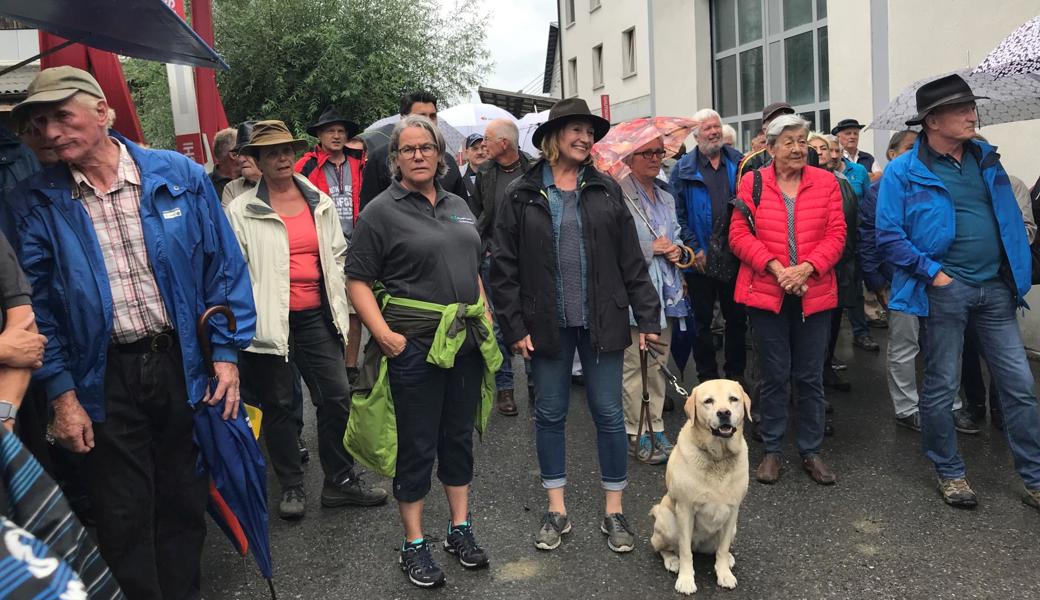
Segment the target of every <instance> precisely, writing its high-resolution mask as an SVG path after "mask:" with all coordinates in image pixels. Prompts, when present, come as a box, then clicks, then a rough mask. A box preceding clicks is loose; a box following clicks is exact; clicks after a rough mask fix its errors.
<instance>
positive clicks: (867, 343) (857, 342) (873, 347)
mask: <svg viewBox="0 0 1040 600" xmlns="http://www.w3.org/2000/svg"><path fill="white" fill-rule="evenodd" d="M852 345H853V346H855V347H857V348H862V349H863V350H867V351H870V352H877V351H879V350H881V346H879V345H878V343H877V342H875V341H874V338H872V337H870V334H869V333H864V334H863V335H859V336H856V337H855V338H853V340H852Z"/></svg>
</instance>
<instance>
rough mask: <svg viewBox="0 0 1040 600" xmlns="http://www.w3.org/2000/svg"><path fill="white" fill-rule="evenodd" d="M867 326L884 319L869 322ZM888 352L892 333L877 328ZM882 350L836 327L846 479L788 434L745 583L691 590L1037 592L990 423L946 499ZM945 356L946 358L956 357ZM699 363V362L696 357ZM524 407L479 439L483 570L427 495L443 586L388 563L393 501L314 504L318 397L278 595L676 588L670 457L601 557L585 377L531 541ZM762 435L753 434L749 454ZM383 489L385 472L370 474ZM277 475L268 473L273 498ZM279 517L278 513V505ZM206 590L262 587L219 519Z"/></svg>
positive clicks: (1027, 527)
mask: <svg viewBox="0 0 1040 600" xmlns="http://www.w3.org/2000/svg"><path fill="white" fill-rule="evenodd" d="M875 333H877V332H875ZM876 337H877V338H878V341H879V342H881V343H882V346H883V347H884V341H883V338H884V335H883V332H881V335H876ZM883 356H884V348H882V352H881V354H880V355H878V354H873V353H868V352H863V351H861V350H855V351H853V349H852V348H851V345H850V344H849V343H848V340H847V339H846V338H845V337H843V338H842V341H841V344H840V345H839V357H841V358H843V359H845V360H846V361H847V362H849V363H850V364H849V369H848V371H846V373H848V376H849V379H850V380H851V382H852V384H853V390H852V391H851V392H849V393H840V392H833V391H830V390H829V391H828V399H829V400H830V401H831V403H832V405H833V406H834V407H835V414H834V425H835V429H836V434H835V436H834V437H832V438H828V439H827V441H826V442H825V445H824V454H823V456H824V457H825V458H826V460H828V461H829V463H830V464H831V465H832V467H833V468H834V469H835V470H836V471H837V473H838V476H839V482H838V484H837V485H836V486H833V487H829V488H825V487H821V486H818V485H816V484H815V483H813V482H812V481H811V480H810V479H809V478H808V477H807V476H806V475H805V474H804V473H803V472H802V471H801V469H800V466H799V464H798V461H797V452H796V451H795V448H794V446H793V445H788V449H787V457H786V459H787V462H786V464H785V469H784V471H783V472H782V478H781V480H780V482H779V483H778V484H777V485H774V486H764V485H761V484H758V483H756V482H754V481H753V480H752V482H751V489H750V490H749V492H748V495H747V498H746V500H745V502H744V505H743V508H742V510H741V513H740V525H739V529H738V532H737V538H736V542H735V544H734V549H733V553H734V555H735V557H736V560H737V565H736V567H735V569H734V574H735V575H736V577H737V580H738V585H737V588H736V590H734V591H726V590H722V589H720V588H718V587H717V586H716V585H715V577H714V573H713V568H712V565H713V559H712V558H711V557H707V556H699V555H698V557H697V559H696V563H695V564H696V569H697V586H698V588H699V590H698V592H697V596H699V597H702V598H703V597H707V598H715V597H725V598H728V599H733V600H736V599H744V598H747V599H761V598H784V599H792V600H793V599H799V598H807V599H813V598H856V599H860V598H863V599H873V598H950V599H958V600H960V599H968V598H1001V599H1011V598H1023V599H1027V598H1028V599H1036V598H1040V591H1038V590H1040V570H1038V569H1037V567H1038V565H1040V545H1038V544H1037V539H1038V535H1037V534H1038V532H1040V513H1037V511H1035V510H1034V509H1031V508H1028V507H1026V506H1025V505H1024V504H1022V503H1021V501H1020V494H1021V490H1022V486H1021V481H1020V480H1019V479H1018V477H1017V476H1016V474H1015V473H1014V471H1013V469H1012V467H1011V458H1010V455H1009V453H1008V451H1007V444H1006V443H1005V441H1004V439H1003V436H1002V435H1001V434H1000V432H998V431H996V430H994V429H992V428H990V427H988V426H987V427H986V428H985V429H984V430H983V432H982V433H981V434H979V435H975V436H961V449H962V452H963V454H964V456H965V459H966V461H967V463H968V469H969V471H968V477H969V481H970V482H971V483H972V485H973V486H974V488H975V490H976V492H977V493H978V494H979V498H980V505H979V507H978V508H977V509H976V510H974V511H963V510H956V509H953V508H949V507H947V506H946V505H945V504H943V503H942V501H941V500H940V497H939V494H938V492H937V490H936V487H935V479H934V477H933V471H932V469H931V467H930V465H929V463H928V462H927V461H926V459H925V458H924V457H923V455H922V453H921V449H920V440H919V438H918V435H917V434H916V433H914V432H911V431H908V430H905V429H902V428H898V427H896V426H895V425H894V423H893V420H892V407H891V403H890V402H889V400H888V393H887V391H886V387H885V379H884V370H883V367H884V365H883ZM952 359H953V358H952V357H951V360H952ZM691 370H692V361H691ZM517 383H518V385H517V390H518V396H519V398H518V401H519V404H520V409H521V413H520V416H519V417H513V418H506V417H502V416H500V415H497V414H495V415H494V416H493V417H492V420H491V425H490V428H489V432H488V433H487V435H485V437H484V440H483V442H477V443H476V475H475V480H474V486H473V493H472V510H473V519H474V523H475V531H476V534H477V537H478V539H479V540H480V541H481V542H482V544H483V545H484V546H485V547H486V548H487V550H488V552H489V553H490V555H491V560H492V563H491V567H490V568H489V569H488V570H485V571H478V572H465V571H464V570H463V569H462V567H461V566H459V565H458V564H457V563H456V562H454V561H453V560H452V558H451V557H450V556H449V555H448V554H446V553H444V552H443V551H441V550H440V549H439V541H440V540H442V539H443V537H444V534H445V525H446V520H447V506H446V502H445V500H444V496H443V494H441V493H440V492H439V490H438V488H437V487H434V491H433V492H432V493H431V494H430V496H429V498H428V504H427V508H426V522H425V531H426V532H427V535H428V538H430V539H435V540H437V542H438V544H437V545H438V549H436V550H435V554H434V556H435V558H437V560H438V561H440V563H441V565H442V567H443V568H444V569H445V571H446V573H447V578H448V583H447V585H446V586H445V587H444V588H441V589H439V590H435V591H429V590H419V589H417V588H414V587H413V586H411V585H410V584H409V583H408V581H407V579H406V578H405V576H404V575H403V574H402V573H401V572H400V570H399V569H398V566H397V550H398V547H399V545H400V543H401V536H402V533H401V529H400V525H399V523H398V520H397V512H396V506H395V505H394V504H393V503H392V502H391V503H389V504H387V505H385V506H382V507H377V508H364V509H362V508H357V509H354V508H346V509H323V508H321V507H320V506H319V503H318V496H319V494H320V490H321V470H320V468H319V465H318V464H317V463H316V460H317V456H316V455H317V453H316V451H315V450H316V448H317V441H316V439H315V433H314V427H313V414H314V413H313V409H309V410H308V417H307V420H308V423H307V430H306V438H307V442H308V445H309V446H310V448H311V449H312V456H314V457H315V458H314V459H313V460H312V461H311V463H310V464H309V465H308V466H307V486H306V489H307V493H308V495H309V498H310V501H309V505H308V512H307V516H306V518H304V519H303V520H302V521H299V522H296V523H288V522H285V521H282V520H280V519H278V518H277V517H276V516H274V515H273V514H272V517H271V545H272V548H273V555H274V563H275V585H276V588H277V590H278V597H279V598H282V599H286V598H303V599H326V598H328V599H333V598H335V599H344V600H346V599H362V600H382V599H390V598H452V599H455V598H460V599H461V598H482V599H483V598H487V599H497V598H501V599H507V600H521V599H528V598H530V599H539V600H548V599H554V598H555V599H560V600H570V599H584V598H625V599H633V600H640V599H643V598H679V597H681V596H680V595H679V594H677V593H675V592H674V591H673V585H674V583H675V576H674V575H672V574H671V573H668V572H666V571H665V570H664V568H663V567H662V566H661V561H660V559H659V558H658V556H657V555H656V554H655V553H654V552H653V550H652V549H651V547H650V545H649V536H650V533H651V532H652V527H653V524H652V520H651V518H650V517H649V516H648V514H647V513H648V511H649V509H650V507H651V506H652V505H653V504H654V503H655V502H656V501H657V500H658V499H659V498H660V496H661V495H662V494H663V491H664V490H663V486H664V467H663V466H658V467H653V466H647V465H643V464H631V465H630V467H629V476H630V479H631V483H630V485H629V487H628V489H627V490H626V492H625V512H626V514H627V515H628V517H629V520H630V523H631V525H632V527H633V528H634V530H635V532H636V535H637V540H638V541H637V546H636V548H635V550H634V551H633V552H631V553H628V554H625V555H618V554H614V553H613V552H611V551H610V550H609V549H608V548H607V546H606V542H605V536H603V534H601V533H600V531H599V521H600V518H601V515H602V510H603V508H602V493H601V491H600V489H599V483H598V472H599V471H598V467H597V462H596V453H595V429H594V428H593V426H592V423H591V420H590V418H589V414H588V410H587V408H586V406H585V403H584V393H583V390H582V389H581V388H579V387H575V388H574V389H573V392H572V394H573V395H572V400H573V402H572V405H571V413H570V420H569V423H568V447H567V452H568V471H569V473H568V478H569V480H570V483H569V485H568V503H567V504H568V510H569V512H570V515H571V519H572V521H573V523H574V532H573V533H572V534H571V535H569V536H567V537H566V538H565V539H564V543H563V544H562V545H561V547H560V548H559V549H557V550H556V551H554V552H542V551H539V550H537V549H535V548H534V546H533V544H532V542H531V537H532V535H533V534H534V532H535V530H536V529H537V527H538V525H539V519H540V517H541V514H542V511H543V510H544V509H545V496H544V492H543V491H542V489H541V486H540V485H539V480H538V468H537V460H536V457H535V452H534V428H533V423H532V421H531V418H530V417H531V412H530V409H529V407H528V406H527V404H526V400H525V393H524V392H522V391H520V390H524V389H525V387H524V386H523V382H522V380H519V379H518V381H517ZM665 420H666V424H667V427H668V431H669V432H670V433H674V432H676V431H678V429H679V428H680V427H681V426H682V423H683V414H682V412H681V411H677V412H673V413H666V417H665ZM760 457H761V448H760V447H759V445H758V444H755V443H753V442H752V443H751V465H752V468H754V466H755V465H756V464H757V462H758V460H759V458H760ZM369 478H370V479H371V480H372V481H373V482H375V483H377V484H379V485H382V486H383V487H387V488H388V487H389V482H388V481H385V480H380V479H378V478H374V477H373V476H371V475H369ZM278 492H279V490H278V487H277V484H276V483H275V481H274V479H273V478H271V480H270V483H269V493H270V498H271V503H272V506H274V505H276V503H277V496H278ZM272 513H273V511H272ZM204 561H205V562H204V574H203V577H204V581H203V591H204V593H205V597H206V598H208V599H209V600H214V599H224V598H227V599H232V598H233V599H250V600H252V599H261V598H266V597H269V594H268V592H267V586H266V584H265V583H264V582H263V580H262V579H260V577H259V575H258V574H257V571H256V568H255V566H254V565H253V563H252V560H251V559H245V560H243V559H242V558H240V557H239V556H238V555H237V554H236V553H234V552H233V551H232V549H231V546H230V545H229V544H228V543H227V541H226V540H225V539H224V538H223V535H222V534H221V533H220V531H219V530H218V529H217V528H216V527H210V535H209V538H208V541H207V549H206V553H205V555H204Z"/></svg>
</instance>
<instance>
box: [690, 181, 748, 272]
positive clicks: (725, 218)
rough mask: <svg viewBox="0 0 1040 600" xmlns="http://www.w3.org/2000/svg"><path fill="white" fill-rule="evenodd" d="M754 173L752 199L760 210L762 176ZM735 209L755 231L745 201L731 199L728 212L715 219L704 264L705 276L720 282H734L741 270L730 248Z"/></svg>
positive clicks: (738, 261) (723, 212)
mask: <svg viewBox="0 0 1040 600" xmlns="http://www.w3.org/2000/svg"><path fill="white" fill-rule="evenodd" d="M753 173H754V185H753V187H752V191H751V199H752V201H753V202H754V203H755V208H758V203H759V202H761V201H762V174H761V173H759V172H758V171H754V172H753ZM734 209H736V210H739V211H740V212H742V213H744V216H745V217H747V220H748V223H750V225H751V231H752V232H754V230H755V223H754V220H753V218H752V216H751V211H750V210H749V209H748V207H747V205H746V204H744V201H743V200H741V199H740V198H737V197H733V198H731V199H730V201H729V202H728V203H727V205H726V210H724V211H722V214H720V215H718V216H716V217H715V222H714V223H712V227H711V237H710V238H708V249H707V250H708V259H707V260H706V261H705V263H704V274H705V275H707V276H708V277H711V278H712V279H717V280H719V281H727V282H728V281H733V279H734V278H735V277H736V276H737V272H738V271H739V270H740V259H739V258H737V256H736V255H735V254H733V251H732V250H730V248H729V225H730V221H731V220H732V218H733V210H734Z"/></svg>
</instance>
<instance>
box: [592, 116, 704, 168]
mask: <svg viewBox="0 0 1040 600" xmlns="http://www.w3.org/2000/svg"><path fill="white" fill-rule="evenodd" d="M696 127H697V122H696V121H694V120H692V119H684V118H682V117H646V118H642V119H635V120H633V121H626V122H624V123H618V124H617V125H614V126H613V127H611V128H610V131H609V132H608V133H607V135H606V136H604V137H603V139H601V140H600V141H599V142H597V143H596V144H595V145H594V146H593V147H592V158H593V160H594V161H595V162H596V168H597V169H599V170H600V171H602V172H604V173H607V174H609V175H610V176H611V177H613V178H614V180H615V181H621V180H622V179H623V178H624V177H625V176H626V175H628V173H629V168H628V165H626V164H625V162H624V160H625V159H626V158H628V157H629V156H630V155H631V154H632V153H633V152H635V151H636V150H638V149H639V148H641V147H642V146H645V145H646V144H647V143H649V142H652V141H653V140H655V139H657V138H662V139H663V140H664V149H665V152H666V153H667V154H666V155H665V156H666V157H667V156H674V155H675V153H677V152H678V151H679V148H680V147H681V146H682V145H683V142H684V141H686V138H687V137H688V136H689V135H690V133H692V132H693V130H694V128H696Z"/></svg>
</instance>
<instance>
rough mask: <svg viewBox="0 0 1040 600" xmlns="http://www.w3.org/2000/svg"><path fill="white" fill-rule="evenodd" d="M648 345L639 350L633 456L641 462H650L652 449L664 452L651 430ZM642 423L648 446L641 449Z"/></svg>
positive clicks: (652, 453)
mask: <svg viewBox="0 0 1040 600" xmlns="http://www.w3.org/2000/svg"><path fill="white" fill-rule="evenodd" d="M650 352H651V351H650V348H649V346H648V347H647V348H644V349H640V350H639V375H640V377H641V378H642V383H643V401H642V402H641V403H640V406H639V425H638V426H637V427H636V451H635V458H636V460H638V461H639V462H642V463H647V464H649V463H650V459H651V458H652V457H653V455H654V450H655V449H656V450H660V451H662V452H664V447H663V446H662V445H661V442H660V441H659V440H658V439H657V436H655V435H654V432H653V431H651V429H652V428H653V427H652V426H651V414H650V389H649V387H648V386H647V373H646V371H647V362H648V361H647V359H648V357H649V355H650ZM643 425H646V429H647V431H646V433H647V435H648V436H649V438H650V448H649V449H648V450H643V445H642V444H641V443H640V442H641V440H642V439H643Z"/></svg>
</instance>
